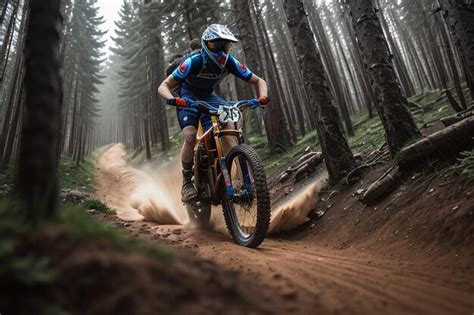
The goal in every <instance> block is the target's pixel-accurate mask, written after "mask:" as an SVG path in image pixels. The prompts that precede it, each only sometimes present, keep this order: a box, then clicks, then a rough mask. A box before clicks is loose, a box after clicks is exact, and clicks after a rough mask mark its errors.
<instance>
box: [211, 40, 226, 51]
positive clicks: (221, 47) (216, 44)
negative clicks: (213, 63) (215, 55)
mask: <svg viewBox="0 0 474 315" xmlns="http://www.w3.org/2000/svg"><path fill="white" fill-rule="evenodd" d="M207 46H208V47H209V49H210V50H211V51H213V52H218V51H222V52H225V53H228V52H229V51H230V49H231V48H232V42H231V41H228V40H214V41H209V42H208V43H207Z"/></svg>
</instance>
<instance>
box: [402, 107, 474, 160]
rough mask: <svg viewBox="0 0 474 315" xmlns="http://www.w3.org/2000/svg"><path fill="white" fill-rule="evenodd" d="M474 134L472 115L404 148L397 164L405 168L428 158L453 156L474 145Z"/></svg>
mask: <svg viewBox="0 0 474 315" xmlns="http://www.w3.org/2000/svg"><path fill="white" fill-rule="evenodd" d="M473 135H474V116H471V117H468V118H466V119H464V120H461V121H460V122H457V123H455V124H453V125H451V126H449V127H446V128H444V129H442V130H440V131H438V132H435V133H433V134H431V135H429V136H427V137H425V138H423V139H421V140H420V141H418V142H415V143H413V144H411V145H409V146H407V147H405V148H403V149H402V150H400V152H399V154H398V159H397V164H398V165H399V166H400V167H401V168H404V169H405V168H409V167H410V166H412V165H413V164H415V163H416V162H419V161H420V160H425V159H427V158H428V159H430V158H433V157H436V158H442V159H448V158H451V157H453V156H455V155H456V154H457V153H459V152H460V151H461V150H463V149H465V148H471V147H472V146H473Z"/></svg>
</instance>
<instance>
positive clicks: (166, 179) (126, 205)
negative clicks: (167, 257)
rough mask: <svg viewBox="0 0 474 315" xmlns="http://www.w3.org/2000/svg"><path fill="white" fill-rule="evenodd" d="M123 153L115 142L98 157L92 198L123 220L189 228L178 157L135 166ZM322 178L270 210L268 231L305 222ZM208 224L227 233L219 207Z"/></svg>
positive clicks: (283, 228)
mask: <svg viewBox="0 0 474 315" xmlns="http://www.w3.org/2000/svg"><path fill="white" fill-rule="evenodd" d="M124 155H125V148H124V146H123V145H122V144H117V145H114V146H113V147H111V148H110V149H109V150H107V151H106V152H105V153H104V154H103V156H102V157H101V158H100V159H99V161H98V164H97V170H98V171H97V192H96V194H95V197H96V198H98V199H99V200H101V201H103V202H105V203H106V204H108V205H109V206H110V207H113V208H114V209H116V211H117V216H118V217H119V218H121V219H123V220H127V221H139V220H145V221H152V222H156V223H158V224H163V225H165V224H166V225H168V224H178V225H187V226H188V227H190V225H189V218H188V214H187V211H186V208H185V207H184V205H183V204H182V202H181V183H182V178H181V166H180V163H178V161H179V159H175V160H174V161H171V162H170V163H169V165H167V166H164V167H160V168H159V169H153V168H152V167H150V166H147V165H144V166H142V167H138V168H136V167H132V166H130V165H128V164H127V162H126V161H125V160H124V159H123V157H124ZM324 178H325V175H323V176H321V177H319V178H318V180H316V181H315V182H313V183H312V184H310V185H309V186H307V187H305V188H304V189H302V190H301V191H300V192H299V193H297V194H295V196H294V197H292V198H291V199H289V200H288V201H286V202H285V203H284V204H282V205H281V206H278V207H277V208H276V210H273V211H272V218H271V222H270V232H277V231H284V230H289V229H292V228H295V227H296V226H298V225H300V224H302V223H304V222H306V221H307V220H308V219H307V215H308V213H309V212H310V211H311V208H312V204H313V201H314V200H315V196H316V194H317V192H318V189H319V188H320V186H321V183H322V181H323V180H324ZM210 226H211V228H212V229H214V230H215V231H218V232H222V233H227V232H226V227H225V223H224V218H223V214H222V209H221V207H212V213H211V222H210Z"/></svg>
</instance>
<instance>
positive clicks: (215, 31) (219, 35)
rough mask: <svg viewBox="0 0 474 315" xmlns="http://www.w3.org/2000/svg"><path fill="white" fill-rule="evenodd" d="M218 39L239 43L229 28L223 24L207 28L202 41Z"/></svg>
mask: <svg viewBox="0 0 474 315" xmlns="http://www.w3.org/2000/svg"><path fill="white" fill-rule="evenodd" d="M216 39H223V40H228V41H231V42H234V43H237V42H238V39H237V38H235V36H234V34H232V32H231V31H230V30H229V29H228V28H227V26H225V25H222V24H211V25H209V26H208V27H207V28H206V30H205V31H204V33H202V40H203V41H206V42H207V41H210V40H216Z"/></svg>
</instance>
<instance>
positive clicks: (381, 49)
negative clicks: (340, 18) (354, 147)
mask: <svg viewBox="0 0 474 315" xmlns="http://www.w3.org/2000/svg"><path fill="white" fill-rule="evenodd" d="M349 5H350V9H351V16H352V21H353V24H354V29H355V31H356V36H357V39H358V40H359V47H360V50H361V51H362V55H363V58H364V61H365V64H366V67H367V69H368V72H369V76H370V79H371V84H372V90H373V92H374V95H375V96H376V98H377V104H376V109H377V112H378V114H379V117H380V120H381V121H382V124H383V126H384V129H385V137H386V139H387V144H388V147H389V149H390V153H391V155H392V157H393V156H395V154H396V153H397V152H398V151H399V150H400V149H401V148H402V147H403V146H404V145H405V144H406V143H407V142H408V141H410V140H411V139H413V138H415V137H418V136H420V132H419V131H418V128H417V127H416V124H415V122H414V120H413V117H412V116H411V114H410V111H409V110H408V107H407V105H408V101H407V99H406V97H405V96H404V95H403V94H402V91H401V88H400V84H399V82H398V79H397V76H396V74H395V71H394V69H393V66H392V64H391V62H390V52H389V50H388V46H387V42H386V40H385V38H384V35H383V31H382V27H381V25H380V21H379V19H378V17H377V14H376V9H375V7H374V6H373V3H372V0H354V1H350V2H349Z"/></svg>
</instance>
